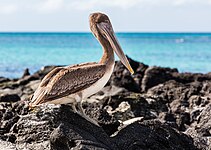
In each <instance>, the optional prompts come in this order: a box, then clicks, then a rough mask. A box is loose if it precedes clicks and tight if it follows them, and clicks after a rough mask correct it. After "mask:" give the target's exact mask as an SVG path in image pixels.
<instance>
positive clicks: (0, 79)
mask: <svg viewBox="0 0 211 150" xmlns="http://www.w3.org/2000/svg"><path fill="white" fill-rule="evenodd" d="M8 81H10V79H9V78H4V77H0V83H3V82H8Z"/></svg>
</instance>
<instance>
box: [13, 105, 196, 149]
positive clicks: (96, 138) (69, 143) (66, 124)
mask: <svg viewBox="0 0 211 150" xmlns="http://www.w3.org/2000/svg"><path fill="white" fill-rule="evenodd" d="M12 131H13V132H12V133H13V137H11V136H10V137H11V141H13V142H14V140H12V138H14V139H15V146H16V148H17V149H54V150H60V149H63V150H66V149H67V150H69V149H96V150H98V149H99V150H102V149H106V150H107V149H109V150H111V149H114V150H118V149H143V150H144V149H160V148H162V149H169V150H171V149H172V150H175V149H176V150H177V149H178V150H179V149H187V150H188V149H191V150H194V149H196V148H195V147H194V145H193V141H192V139H191V138H190V137H188V136H186V135H184V134H182V133H180V132H178V131H176V130H175V129H172V128H171V127H169V126H168V125H165V124H162V123H160V122H158V121H144V122H135V123H132V124H130V125H128V126H126V127H124V128H123V129H120V130H119V131H118V132H116V133H115V135H113V136H112V137H109V135H108V134H106V132H105V131H104V130H103V128H101V127H98V126H96V125H94V124H92V123H90V122H89V121H87V120H86V119H84V118H82V117H81V116H79V115H78V114H75V113H73V112H72V111H71V109H70V107H69V106H66V105H57V106H46V107H45V106H44V107H41V108H37V110H34V111H33V112H30V113H29V114H27V115H22V116H21V117H20V118H19V120H18V121H17V123H16V124H15V126H14V127H13V129H12Z"/></svg>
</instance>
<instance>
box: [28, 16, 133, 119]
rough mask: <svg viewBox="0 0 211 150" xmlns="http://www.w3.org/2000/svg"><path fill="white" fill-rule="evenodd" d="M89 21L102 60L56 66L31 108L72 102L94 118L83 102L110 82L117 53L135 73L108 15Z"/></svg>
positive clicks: (78, 108)
mask: <svg viewBox="0 0 211 150" xmlns="http://www.w3.org/2000/svg"><path fill="white" fill-rule="evenodd" d="M89 23H90V29H91V31H92V33H93V35H94V36H95V38H96V39H97V40H98V41H99V43H100V44H101V46H102V48H103V56H102V58H101V59H100V61H99V62H89V63H82V64H77V65H71V66H65V67H57V68H55V69H53V70H52V71H50V72H49V73H48V74H47V75H46V76H45V77H44V78H43V80H42V81H41V83H40V85H39V86H38V88H37V89H36V91H35V93H34V95H33V97H32V100H31V103H30V104H29V106H30V107H35V106H37V105H39V104H42V103H50V104H71V106H72V108H73V111H74V112H75V113H78V114H80V115H81V116H83V117H84V118H85V119H87V120H89V121H92V120H90V118H89V117H87V116H86V115H85V112H84V110H83V108H82V102H83V100H85V99H86V98H87V97H89V96H91V95H93V94H95V93H97V92H98V91H100V90H101V89H102V88H103V87H104V86H105V84H106V83H107V82H108V80H109V78H110V76H111V74H112V72H113V69H114V64H115V59H114V52H115V53H116V54H117V56H118V57H119V58H120V60H121V62H122V63H123V64H124V66H125V67H126V68H127V69H128V70H129V71H130V73H131V74H133V73H134V71H133V69H132V67H131V66H130V64H129V62H128V60H127V58H126V56H125V54H124V52H123V51H122V49H121V47H120V44H119V42H118V41H117V38H116V36H115V34H114V31H113V28H112V25H111V22H110V20H109V18H108V16H107V15H105V14H103V13H93V14H90V16H89ZM76 107H77V108H76Z"/></svg>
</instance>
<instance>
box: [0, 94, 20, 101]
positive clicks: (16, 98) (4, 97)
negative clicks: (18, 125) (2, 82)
mask: <svg viewBox="0 0 211 150" xmlns="http://www.w3.org/2000/svg"><path fill="white" fill-rule="evenodd" d="M19 100H20V97H19V96H18V95H17V94H4V95H0V102H17V101H19Z"/></svg>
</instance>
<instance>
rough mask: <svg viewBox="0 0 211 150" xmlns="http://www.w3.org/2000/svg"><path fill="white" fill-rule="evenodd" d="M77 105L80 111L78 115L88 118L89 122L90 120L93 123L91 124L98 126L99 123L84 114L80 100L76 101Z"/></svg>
mask: <svg viewBox="0 0 211 150" xmlns="http://www.w3.org/2000/svg"><path fill="white" fill-rule="evenodd" d="M77 107H78V109H79V111H80V115H81V116H82V117H83V118H85V119H86V120H88V121H89V122H91V123H93V124H95V125H97V126H99V124H98V123H97V121H95V120H94V119H91V118H89V117H88V116H87V115H86V114H85V112H84V109H83V107H82V102H78V103H77Z"/></svg>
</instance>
